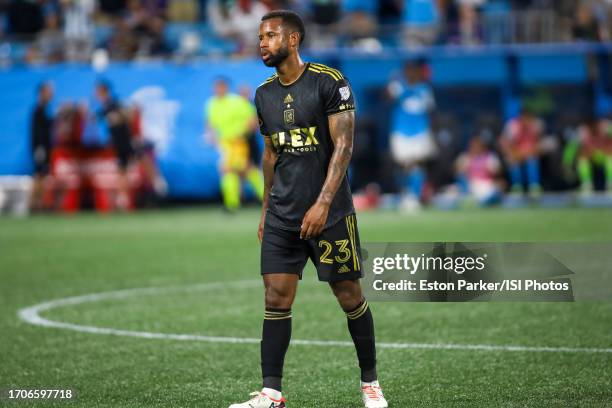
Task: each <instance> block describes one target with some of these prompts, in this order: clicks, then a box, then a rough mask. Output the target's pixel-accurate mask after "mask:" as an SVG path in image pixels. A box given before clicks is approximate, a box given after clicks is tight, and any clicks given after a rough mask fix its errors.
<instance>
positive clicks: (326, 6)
mask: <svg viewBox="0 0 612 408" xmlns="http://www.w3.org/2000/svg"><path fill="white" fill-rule="evenodd" d="M309 3H310V13H311V20H312V22H313V23H315V24H317V25H319V26H327V25H330V24H334V23H337V22H338V21H339V20H340V16H341V13H342V5H341V0H310V1H309Z"/></svg>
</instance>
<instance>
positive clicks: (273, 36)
mask: <svg viewBox="0 0 612 408" xmlns="http://www.w3.org/2000/svg"><path fill="white" fill-rule="evenodd" d="M304 35H305V30H304V24H303V22H302V20H301V18H300V17H299V16H298V15H297V14H295V13H293V12H290V11H284V10H279V11H272V12H270V13H268V14H266V15H265V16H264V17H263V18H262V22H261V24H260V27H259V45H260V51H261V56H262V60H263V62H264V64H265V65H267V66H269V67H275V68H276V74H274V75H272V76H271V77H270V78H268V79H267V80H266V81H265V82H264V83H263V84H262V85H260V86H259V88H257V92H256V95H255V105H256V107H257V114H258V116H259V123H260V130H261V133H262V134H263V135H264V140H265V149H264V155H263V170H264V184H265V190H264V191H265V193H264V201H263V209H262V215H261V221H260V224H259V230H258V236H259V239H260V241H261V244H262V245H261V273H262V275H263V281H264V286H265V305H266V310H265V314H264V321H263V332H262V341H261V369H262V376H263V389H262V390H261V391H260V392H255V393H253V394H252V398H251V399H250V400H249V401H247V402H245V403H242V404H234V405H231V407H230V408H284V407H285V400H284V399H283V397H282V388H281V379H282V376H283V362H284V359H285V353H286V351H287V348H288V346H289V341H290V337H291V306H292V304H293V300H294V298H295V294H296V289H297V284H298V280H299V279H300V278H301V276H302V271H303V269H304V266H305V264H306V262H307V260H308V258H310V259H311V260H312V262H313V263H314V265H315V266H316V268H317V274H318V277H319V280H321V281H325V282H328V284H329V285H330V287H331V290H332V291H333V293H334V295H335V296H336V298H337V299H338V302H339V304H340V306H341V307H342V309H343V310H344V311H345V313H346V316H347V323H348V329H349V332H350V334H351V337H352V339H353V342H354V344H355V348H356V351H357V358H358V360H359V367H360V369H361V394H362V398H363V402H364V405H365V406H366V407H368V408H384V407H387V406H388V405H387V401H386V400H385V397H384V396H383V393H382V391H381V389H380V385H379V384H378V381H377V374H376V347H375V340H374V323H373V320H372V313H371V311H370V307H369V306H368V303H367V301H366V300H365V299H364V297H363V294H362V291H361V286H360V284H359V278H361V277H362V272H361V254H360V246H359V234H358V232H357V225H356V220H355V210H354V208H353V202H352V198H351V192H350V189H349V184H348V179H347V168H348V165H349V162H350V159H351V153H352V148H353V133H354V122H355V114H354V109H355V106H354V101H353V95H352V92H351V88H350V86H349V84H348V82H347V80H346V79H345V78H344V77H343V76H342V74H341V73H340V72H339V71H337V70H335V69H332V68H329V67H327V66H325V65H321V64H315V63H304V62H303V61H302V59H301V57H300V54H299V47H300V44H301V43H302V41H303V40H304ZM319 398H321V397H319ZM312 405H313V406H317V401H314V400H313V401H312Z"/></svg>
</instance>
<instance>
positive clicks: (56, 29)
mask: <svg viewBox="0 0 612 408" xmlns="http://www.w3.org/2000/svg"><path fill="white" fill-rule="evenodd" d="M51 10H52V9H51V8H49V11H48V13H47V14H46V15H45V28H44V30H42V31H41V32H40V33H39V34H38V37H37V39H36V44H35V47H34V48H33V49H31V50H30V55H29V57H28V59H29V60H30V61H31V62H38V61H41V60H42V61H45V62H51V63H54V62H59V61H62V60H63V59H64V35H63V33H62V31H61V29H60V19H59V18H60V17H59V13H57V10H53V11H51Z"/></svg>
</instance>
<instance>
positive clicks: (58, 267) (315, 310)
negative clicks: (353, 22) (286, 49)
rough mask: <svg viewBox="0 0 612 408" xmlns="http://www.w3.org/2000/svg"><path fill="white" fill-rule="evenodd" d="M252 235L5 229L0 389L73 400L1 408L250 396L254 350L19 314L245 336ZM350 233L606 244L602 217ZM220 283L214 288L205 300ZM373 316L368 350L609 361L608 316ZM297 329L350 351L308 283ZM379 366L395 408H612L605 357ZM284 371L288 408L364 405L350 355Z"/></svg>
mask: <svg viewBox="0 0 612 408" xmlns="http://www.w3.org/2000/svg"><path fill="white" fill-rule="evenodd" d="M257 223H258V212H257V210H255V209H247V210H245V211H244V212H242V213H240V214H238V215H235V216H227V215H225V214H223V213H222V212H221V211H220V210H219V209H214V208H213V209H211V208H208V209H201V210H197V209H189V210H169V211H164V212H161V211H160V212H157V211H156V212H143V213H139V214H131V215H116V216H97V215H93V214H84V215H77V216H54V217H51V216H37V217H32V218H29V219H0V282H1V283H0V285H1V289H0V296H1V297H0V355H1V356H2V359H1V364H0V388H4V389H6V388H21V389H24V388H25V389H28V388H62V387H64V388H72V389H75V390H76V391H77V393H78V394H77V398H76V399H75V400H74V401H71V402H52V401H44V402H39V403H38V404H37V403H35V402H31V401H6V400H0V406H8V407H12V406H15V407H25V406H44V407H51V406H58V407H60V406H78V407H220V408H226V407H227V406H228V405H229V404H230V403H232V402H237V401H239V400H245V399H247V397H248V393H249V392H251V391H254V390H258V389H259V387H260V380H259V346H258V345H257V344H227V343H216V342H204V341H197V340H194V339H189V338H187V339H185V340H180V339H171V338H170V339H146V338H139V337H126V336H118V335H108V334H99V333H82V332H76V331H71V330H66V329H60V328H47V327H40V326H34V325H31V324H28V323H25V322H23V321H21V320H20V319H19V318H18V315H17V313H18V310H20V309H21V308H25V307H28V306H32V305H35V304H38V303H41V302H46V301H49V300H53V299H60V298H65V297H70V296H79V295H87V294H91V293H99V292H107V291H115V290H120V289H130V288H143V287H157V288H160V289H159V290H158V291H155V292H151V293H147V292H133V293H130V294H129V295H126V296H122V297H116V298H101V299H97V300H96V301H90V302H86V303H80V304H75V305H64V306H61V307H57V308H54V309H52V310H48V311H44V312H42V313H41V315H42V316H43V317H44V318H47V319H50V320H53V321H59V322H67V323H73V324H78V325H85V326H93V327H98V328H112V329H116V330H126V331H141V332H150V333H166V334H168V333H170V334H186V335H201V336H204V335H208V336H225V337H236V338H258V337H259V335H260V331H261V319H262V315H263V297H262V293H263V292H262V286H261V283H260V282H259V280H260V278H259V252H258V251H259V244H258V242H257V238H256V229H257ZM359 224H360V234H361V238H362V241H364V242H368V241H611V240H612V211H610V210H578V209H572V210H517V211H503V210H487V211H461V212H429V211H427V212H424V213H422V214H420V215H418V216H408V217H406V216H401V215H399V214H398V213H394V212H379V213H365V214H360V215H359ZM610 272H611V273H612V267H611V270H610ZM243 281H244V282H243ZM215 282H223V283H227V284H226V285H217V286H206V285H205V284H208V283H215ZM235 282H242V283H235ZM203 284H204V285H203ZM166 288H167V289H166ZM372 308H373V313H374V317H375V319H376V325H377V338H378V340H379V341H380V342H387V343H389V342H403V343H426V344H437V343H453V344H485V345H518V346H549V347H581V348H610V347H612V303H611V302H577V303H461V304H432V303H374V304H373V305H372ZM293 319H294V324H293V327H294V331H293V333H294V336H293V337H294V339H310V340H344V341H345V340H350V337H349V336H348V332H347V331H346V328H345V327H346V322H345V318H344V316H343V313H342V312H341V310H340V309H339V307H338V306H337V305H336V303H335V299H334V298H333V296H332V295H331V292H330V291H329V289H328V288H327V287H326V285H324V284H321V283H318V282H317V281H316V279H315V273H314V270H313V269H312V267H308V269H307V271H306V272H305V278H304V280H303V282H302V284H301V287H300V290H299V292H298V299H297V301H296V304H295V305H294V308H293ZM378 360H379V373H380V380H381V383H382V385H383V387H384V390H385V393H386V395H387V397H388V399H389V402H390V406H391V407H393V408H409V407H445V408H446V407H612V353H587V352H560V351H553V352H535V351H501V350H490V351H483V350H443V349H435V348H434V349H380V350H379V353H378ZM286 361H287V364H286V370H285V388H284V394H285V395H286V397H287V398H288V407H290V408H291V407H308V408H311V407H316V408H332V407H333V408H350V407H360V406H361V401H360V394H359V390H358V380H359V378H358V369H357V365H356V359H355V357H354V350H353V349H351V348H350V347H339V346H312V345H310V346H309V345H294V346H292V347H291V348H290V350H289V352H288V355H287V360H286Z"/></svg>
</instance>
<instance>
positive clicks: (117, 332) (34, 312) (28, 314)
mask: <svg viewBox="0 0 612 408" xmlns="http://www.w3.org/2000/svg"><path fill="white" fill-rule="evenodd" d="M260 285H262V283H261V281H238V282H216V283H204V284H198V285H190V286H175V287H152V288H136V289H124V290H118V291H112V292H102V293H92V294H89V295H83V296H74V297H67V298H63V299H56V300H51V301H48V302H44V303H39V304H37V305H34V306H30V307H26V308H23V309H20V310H19V311H18V313H17V314H18V316H19V318H20V319H21V320H23V321H24V322H26V323H30V324H33V325H36V326H42V327H51V328H57V329H67V330H73V331H77V332H82V333H92V334H108V335H114V336H126V337H137V338H144V339H164V340H182V341H203V342H208V343H226V344H259V342H260V339H259V338H249V337H223V336H206V335H198V334H173V333H153V332H146V331H134V330H121V329H113V328H108V327H96V326H86V325H80V324H73V323H65V322H61V321H56V320H50V319H46V318H44V317H42V316H41V315H40V314H41V313H42V312H46V311H49V310H52V309H56V308H58V307H64V306H74V305H79V304H83V303H92V302H97V301H101V300H108V299H123V298H128V297H132V296H142V295H155V294H161V293H163V294H166V293H169V292H175V291H180V292H191V291H202V290H215V289H227V288H228V287H232V288H250V287H255V286H260ZM291 344H294V345H299V346H336V347H353V343H352V342H350V341H334V340H292V341H291ZM376 346H377V347H378V348H381V349H429V350H470V351H519V352H558V353H559V352H560V353H612V348H582V347H546V346H543V347H533V346H516V345H492V344H453V343H382V342H378V343H377V344H376Z"/></svg>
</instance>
